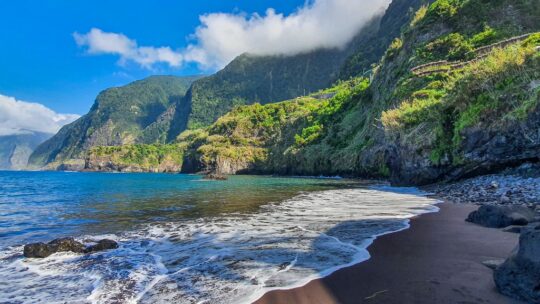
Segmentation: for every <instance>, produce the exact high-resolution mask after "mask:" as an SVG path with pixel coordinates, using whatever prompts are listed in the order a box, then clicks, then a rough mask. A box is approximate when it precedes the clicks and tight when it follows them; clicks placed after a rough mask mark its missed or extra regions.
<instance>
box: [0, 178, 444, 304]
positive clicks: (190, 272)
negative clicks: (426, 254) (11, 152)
mask: <svg viewBox="0 0 540 304" xmlns="http://www.w3.org/2000/svg"><path fill="white" fill-rule="evenodd" d="M436 203H437V201H435V200H433V199H430V198H427V197H426V196H425V195H424V194H423V193H421V192H420V191H418V190H416V189H414V188H393V187H388V186H385V185H382V184H377V183H374V182H366V181H358V180H348V179H328V178H281V177H267V176H232V177H230V179H229V180H227V181H208V180H203V179H202V178H201V177H200V176H197V175H184V174H120V173H118V174H112V173H76V172H0V303H36V302H45V303H64V302H68V303H171V302H174V303H249V302H251V301H254V300H256V299H257V298H258V297H260V296H262V295H263V294H264V293H265V292H267V291H269V290H273V289H285V288H292V287H295V286H301V285H303V284H305V283H307V282H308V281H310V280H312V279H315V278H318V277H323V276H325V275H328V274H330V273H332V272H333V271H335V270H337V269H340V268H343V267H346V266H349V265H352V264H355V263H358V262H361V261H364V260H367V259H368V258H369V253H368V251H367V250H366V248H367V247H368V246H369V245H370V244H371V243H372V242H373V240H374V239H375V238H376V237H377V236H380V235H383V234H387V233H391V232H396V231H399V230H403V229H406V228H407V227H408V222H409V219H410V218H411V217H413V216H415V215H418V214H422V213H427V212H434V211H437V207H436ZM66 236H72V237H75V238H76V239H77V240H79V241H81V242H85V243H91V242H93V241H95V240H98V239H102V238H110V239H113V240H116V241H118V242H119V245H120V247H119V248H118V249H115V250H110V251H103V252H97V253H93V254H88V255H82V254H75V253H57V254H54V255H52V256H50V257H48V258H45V259H26V258H24V257H23V256H22V247H23V245H24V244H26V243H30V242H38V241H43V242H46V241H50V240H52V239H54V238H57V237H66ZM397 250H398V249H397Z"/></svg>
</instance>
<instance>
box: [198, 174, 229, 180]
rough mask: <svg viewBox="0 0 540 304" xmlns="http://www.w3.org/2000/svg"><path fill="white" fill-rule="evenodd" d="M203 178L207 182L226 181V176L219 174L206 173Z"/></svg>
mask: <svg viewBox="0 0 540 304" xmlns="http://www.w3.org/2000/svg"><path fill="white" fill-rule="evenodd" d="M203 178H204V179H209V180H227V176H225V175H223V174H220V173H208V174H206V175H205V176H204V177H203Z"/></svg>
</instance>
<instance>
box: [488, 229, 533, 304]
mask: <svg viewBox="0 0 540 304" xmlns="http://www.w3.org/2000/svg"><path fill="white" fill-rule="evenodd" d="M494 279H495V284H496V285H497V289H498V290H499V292H500V293H502V294H504V295H507V296H510V297H513V298H515V299H520V300H524V301H527V302H528V303H540V224H538V223H536V224H531V225H529V226H527V227H525V228H524V229H523V230H522V232H521V235H520V237H519V250H518V251H517V253H516V254H514V255H512V256H511V257H509V258H508V259H507V260H506V261H505V262H504V263H503V264H502V265H501V266H499V267H498V268H497V269H496V270H495V272H494Z"/></svg>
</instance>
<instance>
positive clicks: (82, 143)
mask: <svg viewBox="0 0 540 304" xmlns="http://www.w3.org/2000/svg"><path fill="white" fill-rule="evenodd" d="M198 78H200V77H174V76H154V77H150V78H147V79H144V80H141V81H136V82H133V83H131V84H129V85H126V86H124V87H119V88H111V89H108V90H105V91H103V92H101V93H100V94H99V95H98V97H97V98H96V101H95V103H94V105H93V106H92V108H91V109H90V112H89V113H88V114H86V115H84V116H83V117H81V118H80V119H78V120H77V121H75V122H73V123H71V124H69V125H67V126H65V127H63V128H62V129H61V130H60V131H59V132H58V134H56V135H55V136H53V137H52V138H51V139H49V140H48V141H46V142H45V143H43V144H42V145H40V146H39V147H38V148H37V149H36V151H34V153H33V154H32V156H31V157H30V164H31V165H33V166H36V167H41V166H43V165H45V164H48V163H51V162H63V161H66V160H70V159H83V158H84V156H85V153H86V151H87V150H89V149H90V148H91V147H94V146H116V145H123V144H134V143H159V142H164V141H166V134H167V132H168V131H169V129H170V128H174V124H173V123H172V120H173V118H174V116H175V112H176V107H177V106H178V104H180V103H181V102H182V101H183V97H184V95H185V93H186V91H187V90H188V88H189V86H190V85H191V83H192V82H193V81H194V80H196V79H198Z"/></svg>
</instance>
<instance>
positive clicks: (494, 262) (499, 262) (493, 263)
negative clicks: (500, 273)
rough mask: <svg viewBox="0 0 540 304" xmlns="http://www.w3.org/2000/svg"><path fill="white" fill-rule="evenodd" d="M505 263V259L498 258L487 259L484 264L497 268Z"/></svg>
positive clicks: (490, 267)
mask: <svg viewBox="0 0 540 304" xmlns="http://www.w3.org/2000/svg"><path fill="white" fill-rule="evenodd" d="M503 263H504V259H497V260H487V261H483V262H482V264H483V265H484V266H486V267H487V268H489V269H492V270H495V269H497V268H498V267H499V266H501V265H502V264H503Z"/></svg>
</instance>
